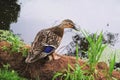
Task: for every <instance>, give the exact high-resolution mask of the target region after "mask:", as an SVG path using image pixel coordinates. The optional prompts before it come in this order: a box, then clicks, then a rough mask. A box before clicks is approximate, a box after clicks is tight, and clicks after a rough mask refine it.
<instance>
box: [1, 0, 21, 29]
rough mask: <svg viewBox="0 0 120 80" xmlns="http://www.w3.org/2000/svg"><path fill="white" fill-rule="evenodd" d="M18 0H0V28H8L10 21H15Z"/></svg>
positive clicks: (17, 12) (18, 7)
mask: <svg viewBox="0 0 120 80" xmlns="http://www.w3.org/2000/svg"><path fill="white" fill-rule="evenodd" d="M17 1H18V0H1V1H0V29H2V30H9V29H10V24H11V23H12V22H17V18H18V16H19V11H20V5H19V4H18V3H17Z"/></svg>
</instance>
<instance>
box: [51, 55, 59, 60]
mask: <svg viewBox="0 0 120 80" xmlns="http://www.w3.org/2000/svg"><path fill="white" fill-rule="evenodd" d="M52 57H53V60H57V59H60V55H58V54H56V53H52Z"/></svg>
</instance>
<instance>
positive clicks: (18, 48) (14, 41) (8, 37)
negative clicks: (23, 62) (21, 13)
mask: <svg viewBox="0 0 120 80" xmlns="http://www.w3.org/2000/svg"><path fill="white" fill-rule="evenodd" d="M0 41H7V42H9V43H10V45H11V49H10V53H14V52H22V53H23V56H26V55H27V53H28V49H26V48H24V45H25V44H24V43H23V41H21V39H20V37H19V36H17V35H15V34H13V33H12V32H10V31H7V30H6V31H5V30H0ZM3 50H6V51H8V49H7V48H6V47H5V46H4V47H3Z"/></svg>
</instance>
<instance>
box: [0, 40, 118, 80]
mask: <svg viewBox="0 0 120 80" xmlns="http://www.w3.org/2000/svg"><path fill="white" fill-rule="evenodd" d="M3 45H8V47H9V46H10V45H9V44H8V43H6V42H0V68H2V67H3V64H7V63H8V64H10V69H14V70H15V71H17V72H18V73H19V75H20V76H22V77H25V78H27V79H28V80H35V79H36V78H37V79H38V80H39V79H40V80H52V77H53V75H54V74H55V73H56V72H58V71H59V72H61V71H64V70H65V69H67V68H68V64H70V65H71V66H73V67H74V65H75V63H76V58H75V57H71V56H60V57H61V58H60V59H58V60H52V61H47V60H46V59H41V60H39V61H37V62H35V63H31V64H27V63H25V59H26V57H23V56H22V53H11V54H10V53H9V51H3V50H2V49H1V47H2V46H3ZM79 64H80V65H84V64H85V62H84V61H83V60H81V59H79ZM86 69H88V70H89V66H88V65H86V66H84V68H83V70H86ZM96 69H97V71H98V72H97V74H94V76H95V78H96V80H107V79H106V78H107V77H106V76H107V72H108V69H109V68H108V66H107V64H106V63H105V62H99V63H98V64H97V66H96ZM112 76H113V77H115V78H117V79H118V80H120V72H118V71H113V73H112Z"/></svg>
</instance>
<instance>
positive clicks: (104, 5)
mask: <svg viewBox="0 0 120 80" xmlns="http://www.w3.org/2000/svg"><path fill="white" fill-rule="evenodd" d="M19 3H22V4H21V12H20V17H19V18H18V22H17V23H13V24H11V29H12V30H13V31H14V33H20V34H21V37H22V38H23V39H24V41H25V42H26V43H28V44H30V43H31V42H32V41H33V40H34V37H35V35H36V34H37V32H38V31H40V30H41V29H43V28H48V27H51V26H55V25H57V24H59V23H60V22H61V21H62V20H63V19H67V18H69V19H71V20H73V21H74V22H75V23H76V24H77V25H79V26H80V27H81V28H82V29H86V30H88V31H89V32H96V31H101V30H103V31H109V32H113V33H120V31H119V30H120V27H119V26H120V10H119V9H120V1H119V0H116V1H114V0H106V1H101V0H97V1H90V0H84V1H83V0H60V1H55V0H44V1H43V0H20V1H19ZM65 31H66V30H65ZM74 32H75V31H73V33H71V32H66V33H65V35H64V37H63V40H62V43H61V46H60V47H62V46H66V45H67V44H69V42H70V41H72V38H71V37H72V36H73V35H75V33H74ZM68 35H69V36H68ZM114 48H116V49H120V42H117V44H116V46H115V47H114Z"/></svg>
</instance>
